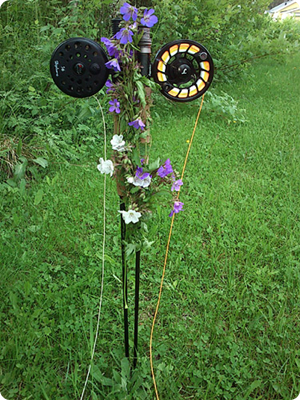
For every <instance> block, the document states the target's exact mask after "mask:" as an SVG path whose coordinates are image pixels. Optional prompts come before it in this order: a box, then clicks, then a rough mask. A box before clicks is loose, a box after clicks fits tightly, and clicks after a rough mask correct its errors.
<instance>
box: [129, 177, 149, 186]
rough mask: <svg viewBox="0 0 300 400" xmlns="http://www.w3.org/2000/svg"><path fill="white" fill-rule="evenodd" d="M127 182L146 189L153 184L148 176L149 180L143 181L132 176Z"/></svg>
mask: <svg viewBox="0 0 300 400" xmlns="http://www.w3.org/2000/svg"><path fill="white" fill-rule="evenodd" d="M127 182H128V183H132V184H133V185H134V186H140V187H143V188H146V187H148V186H149V185H150V183H151V177H150V176H147V178H145V179H141V178H138V177H137V176H135V177H132V176H131V177H130V178H127Z"/></svg>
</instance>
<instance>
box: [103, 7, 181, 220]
mask: <svg viewBox="0 0 300 400" xmlns="http://www.w3.org/2000/svg"><path fill="white" fill-rule="evenodd" d="M120 14H121V15H122V16H123V20H122V21H121V23H120V30H119V31H118V32H117V33H116V34H115V35H114V36H113V37H112V38H110V39H109V38H106V37H102V38H101V41H102V42H103V43H104V45H105V46H106V48H107V52H108V54H109V55H110V56H111V57H112V59H111V60H110V61H108V62H107V63H106V67H107V68H108V69H110V70H111V72H112V76H113V77H112V79H111V80H108V81H107V82H106V88H107V90H106V93H108V94H109V96H110V101H109V106H110V107H109V112H110V113H112V114H113V115H114V119H115V134H114V135H113V137H112V139H111V141H110V143H111V146H112V150H113V153H112V157H111V160H103V158H100V163H99V165H98V166H97V168H98V170H99V171H100V172H101V173H102V174H109V175H110V176H113V177H114V178H115V179H116V181H117V187H118V193H119V195H120V197H121V198H122V201H123V202H124V203H125V211H119V212H120V213H121V214H122V218H123V219H124V221H125V223H126V224H137V223H138V222H139V223H142V222H145V221H146V220H147V218H148V217H149V216H150V215H151V213H152V210H153V209H154V208H155V204H156V202H157V201H158V199H161V195H162V194H164V195H165V197H168V196H169V199H167V200H166V199H164V201H163V204H166V202H167V203H169V204H170V206H171V212H170V214H169V216H170V217H172V216H173V214H176V213H179V212H180V211H182V210H183V203H182V202H180V201H178V200H177V194H176V192H178V191H179V189H180V186H181V185H182V184H183V182H182V180H181V179H177V178H176V175H175V172H174V170H173V167H172V165H171V162H170V159H167V160H166V161H165V162H163V163H162V162H161V160H160V159H156V160H154V161H152V162H150V161H149V150H150V147H151V136H150V130H149V128H150V111H149V110H150V106H151V100H150V91H151V89H153V88H156V84H155V83H153V82H152V81H150V80H149V79H148V78H147V77H146V76H143V75H142V74H141V68H142V66H141V65H140V63H139V62H138V50H139V42H140V40H141V38H142V36H143V30H144V29H145V28H147V29H148V28H151V27H153V26H154V25H155V24H156V23H157V22H158V19H157V17H156V15H155V14H154V10H153V9H147V8H144V7H141V8H139V9H137V8H136V7H134V6H131V5H130V4H129V3H124V4H123V6H122V7H121V8H120ZM166 186H169V187H170V186H171V188H170V189H171V190H168V189H166ZM158 194H160V196H158Z"/></svg>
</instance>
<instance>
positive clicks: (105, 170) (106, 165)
mask: <svg viewBox="0 0 300 400" xmlns="http://www.w3.org/2000/svg"><path fill="white" fill-rule="evenodd" d="M99 162H100V164H99V165H97V168H98V170H99V171H100V172H101V174H110V176H112V174H113V172H114V164H113V163H112V161H111V160H106V161H104V160H103V158H99Z"/></svg>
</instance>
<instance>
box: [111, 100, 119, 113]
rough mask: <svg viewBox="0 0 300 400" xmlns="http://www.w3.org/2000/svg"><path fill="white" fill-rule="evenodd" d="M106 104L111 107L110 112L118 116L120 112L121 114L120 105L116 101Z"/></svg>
mask: <svg viewBox="0 0 300 400" xmlns="http://www.w3.org/2000/svg"><path fill="white" fill-rule="evenodd" d="M108 104H110V105H111V107H109V111H110V112H116V113H117V114H120V112H121V110H120V103H119V102H118V100H117V99H114V100H111V101H109V102H108Z"/></svg>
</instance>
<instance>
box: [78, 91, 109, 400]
mask: <svg viewBox="0 0 300 400" xmlns="http://www.w3.org/2000/svg"><path fill="white" fill-rule="evenodd" d="M94 98H95V99H96V101H97V103H98V106H99V109H100V111H101V115H102V120H103V135H104V159H105V160H106V126H105V118H104V113H103V109H102V107H101V104H100V102H99V100H98V99H97V97H96V96H94ZM105 199H106V174H104V186H103V241H102V276H101V289H100V298H99V307H98V317H97V327H96V334H95V339H94V346H93V350H92V354H91V362H90V365H89V368H88V372H87V375H86V379H85V383H84V387H83V390H82V393H81V397H80V400H82V399H83V396H84V393H85V390H86V387H87V384H88V380H89V377H90V372H91V368H92V363H93V360H94V356H95V351H96V345H97V340H98V336H99V327H100V318H101V310H102V301H103V286H104V256H105V239H106V212H105V210H106V200H105Z"/></svg>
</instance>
